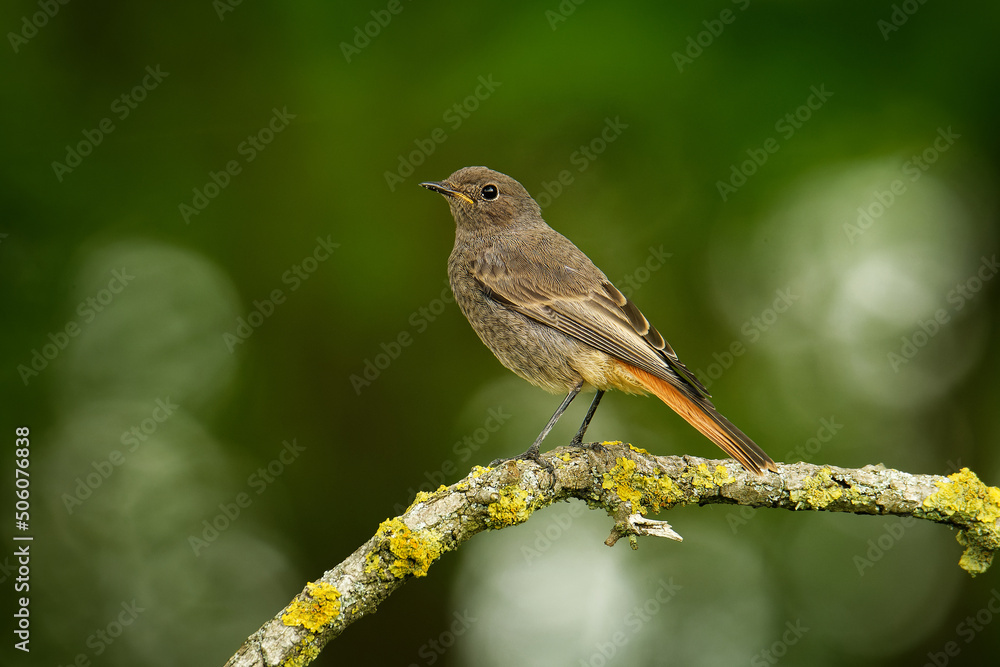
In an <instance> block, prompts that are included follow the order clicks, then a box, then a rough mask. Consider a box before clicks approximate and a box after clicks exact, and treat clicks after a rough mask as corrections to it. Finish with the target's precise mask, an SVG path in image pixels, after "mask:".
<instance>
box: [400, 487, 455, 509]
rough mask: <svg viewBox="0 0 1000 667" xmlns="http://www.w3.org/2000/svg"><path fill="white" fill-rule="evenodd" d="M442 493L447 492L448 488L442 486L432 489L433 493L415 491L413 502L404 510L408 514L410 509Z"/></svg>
mask: <svg viewBox="0 0 1000 667" xmlns="http://www.w3.org/2000/svg"><path fill="white" fill-rule="evenodd" d="M442 491H444V492H447V491H448V487H447V486H445V485H444V484H442V485H441V486H439V487H438V488H436V489H434V490H433V491H417V495H416V496H414V498H413V502H412V503H410V506H409V507H408V508H406V511H407V512H409V511H410V510H411V509H413V508H414V507H416V506H417V505H419V504H420V503H426V502H427V501H428V500H431V499H433V498H435V497H437V496H438V495H440V494H441V492H442Z"/></svg>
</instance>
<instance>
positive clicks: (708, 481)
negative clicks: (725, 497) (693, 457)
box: [681, 463, 736, 489]
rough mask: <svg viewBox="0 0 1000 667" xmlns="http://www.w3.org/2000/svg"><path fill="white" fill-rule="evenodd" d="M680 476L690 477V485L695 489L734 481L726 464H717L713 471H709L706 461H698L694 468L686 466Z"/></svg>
mask: <svg viewBox="0 0 1000 667" xmlns="http://www.w3.org/2000/svg"><path fill="white" fill-rule="evenodd" d="M681 477H683V478H686V479H690V480H691V486H693V487H694V488H696V489H714V488H716V487H720V486H723V485H724V484H732V483H733V482H735V481H736V478H735V477H733V476H732V475H730V474H729V470H728V469H727V468H726V466H724V465H717V466H715V470H714V471H709V469H708V464H707V463H699V464H698V465H697V466H695V467H694V468H688V469H687V470H685V471H684V473H683V474H682V475H681Z"/></svg>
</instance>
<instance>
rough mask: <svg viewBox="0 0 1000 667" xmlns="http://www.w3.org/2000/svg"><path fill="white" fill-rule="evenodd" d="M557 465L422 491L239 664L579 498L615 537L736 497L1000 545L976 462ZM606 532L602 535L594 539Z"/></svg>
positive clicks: (277, 657) (614, 459)
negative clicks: (480, 538) (887, 519)
mask: <svg viewBox="0 0 1000 667" xmlns="http://www.w3.org/2000/svg"><path fill="white" fill-rule="evenodd" d="M544 458H545V459H546V460H547V461H548V462H549V463H551V464H552V465H553V466H554V468H555V471H554V473H550V472H548V471H547V470H545V469H544V468H542V467H541V466H539V465H538V464H536V463H534V462H531V461H519V460H515V461H507V462H505V463H503V464H501V465H498V466H497V467H496V468H482V467H479V466H476V467H475V468H473V470H472V472H471V473H470V474H469V475H468V476H467V477H465V478H464V479H462V480H460V481H458V482H456V483H455V484H452V485H451V486H441V487H439V488H438V489H437V490H436V491H433V492H431V493H419V494H417V497H416V499H415V500H414V501H413V504H412V505H410V507H409V508H408V509H407V510H406V511H405V512H404V513H403V514H402V515H400V516H398V517H395V518H391V519H387V520H385V521H383V522H382V524H381V525H380V526H379V527H378V529H377V530H376V532H375V534H374V535H373V536H372V537H371V538H370V539H369V540H368V541H367V542H366V543H365V544H363V545H362V546H361V547H360V548H358V549H357V550H356V551H355V552H354V553H353V554H351V555H350V556H349V557H348V558H347V559H346V560H344V561H343V562H342V563H340V564H339V565H337V566H335V567H334V568H333V569H331V570H329V571H328V572H326V573H325V574H324V575H323V576H322V577H321V578H320V579H319V580H318V581H316V582H310V583H308V584H307V585H306V588H305V589H304V590H303V591H302V592H301V593H299V595H297V596H296V597H295V599H294V600H292V602H291V603H289V605H288V606H287V607H286V608H285V609H283V610H281V611H280V612H278V613H277V614H276V615H275V616H274V617H273V618H271V619H270V620H269V621H267V622H266V623H265V624H264V625H263V626H262V627H261V628H260V629H259V630H257V631H256V632H255V633H254V634H252V635H251V636H250V637H249V638H248V639H247V641H246V642H245V643H244V644H243V646H242V647H241V648H240V650H239V651H238V652H237V653H236V654H235V655H234V656H233V657H232V658H230V660H229V662H228V663H227V665H229V666H231V667H248V666H250V665H254V666H261V667H272V666H275V665H306V664H308V663H309V662H311V661H312V660H313V659H315V657H316V656H317V655H319V652H320V651H321V650H322V648H323V647H324V646H325V645H326V644H327V643H328V642H329V641H330V640H331V639H333V638H335V637H337V636H338V635H339V634H340V633H342V632H343V631H344V629H345V628H347V626H348V625H350V624H351V623H353V622H354V621H356V620H358V619H359V618H362V617H364V616H366V615H369V614H372V613H374V612H375V610H376V608H377V607H378V605H379V604H380V603H381V602H382V601H384V600H385V599H386V598H388V597H389V596H390V595H391V594H392V593H393V592H394V591H395V590H396V589H397V588H399V587H400V586H401V585H403V583H405V582H406V581H409V580H410V579H411V578H414V577H422V576H426V575H427V573H428V571H429V570H430V568H431V566H432V565H433V564H434V563H435V562H436V561H437V560H438V559H439V558H441V557H442V556H443V555H444V554H445V553H447V552H449V551H454V550H455V549H457V548H458V547H459V546H460V545H461V544H462V543H463V542H465V541H466V540H468V539H470V538H471V537H472V536H474V535H476V534H477V533H480V532H483V531H485V530H501V529H503V528H506V527H508V526H513V525H517V524H520V523H524V522H525V521H528V520H529V519H530V517H531V515H532V514H533V513H534V512H535V511H536V510H539V509H541V508H543V507H546V506H548V505H551V504H552V503H554V502H557V501H560V500H568V499H570V498H578V499H580V500H583V501H585V502H586V503H587V505H588V506H589V507H591V508H593V509H602V510H604V511H605V512H607V514H608V515H609V516H610V517H611V524H612V525H611V529H610V531H611V534H610V536H609V537H608V538H607V540H606V541H605V543H606V544H608V545H609V546H611V545H614V544H615V543H616V542H617V541H618V540H619V539H621V538H622V537H627V538H628V541H629V543H630V545H631V546H632V547H633V548H635V547H636V546H637V544H638V541H637V538H638V537H640V536H653V537H666V538H669V539H675V540H680V535H678V534H677V533H676V532H674V531H673V529H672V528H671V527H670V525H669V524H667V523H666V522H665V521H657V520H653V519H648V518H646V517H645V516H644V515H645V514H647V513H650V512H653V513H655V512H660V511H663V510H669V509H671V508H673V507H676V506H678V505H688V504H697V505H707V504H733V505H743V506H746V507H754V508H758V507H760V508H762V507H769V508H783V509H787V510H792V511H828V512H850V513H853V514H878V515H889V514H892V515H898V516H912V517H916V518H919V519H927V520H929V521H934V522H936V523H942V524H948V525H951V526H953V527H955V528H958V530H959V532H958V536H957V539H958V542H959V543H960V544H961V545H962V546H963V547H964V548H965V551H964V552H963V554H962V557H961V559H960V560H959V565H960V566H961V567H962V568H963V569H965V570H966V571H967V572H969V573H970V574H972V575H973V576H975V575H977V574H981V573H983V572H985V571H986V570H987V569H988V568H989V566H990V564H991V563H992V561H993V556H994V554H995V553H996V552H997V550H998V549H1000V489H997V488H996V487H991V486H987V485H985V484H983V482H981V481H980V480H979V478H978V477H976V475H975V474H974V473H972V472H971V471H970V470H969V469H967V468H963V469H962V470H961V471H959V472H957V473H955V474H953V475H950V476H948V477H941V476H938V475H912V474H909V473H905V472H901V471H899V470H892V469H889V468H885V467H884V466H881V465H877V466H865V467H864V468H859V469H847V468H838V467H835V466H818V465H812V464H809V463H794V464H781V465H779V466H778V473H766V474H764V475H763V476H758V475H756V474H752V473H749V472H747V471H745V470H743V469H742V468H741V467H740V466H739V464H738V463H736V462H735V461H732V460H725V461H711V460H707V459H701V458H697V457H691V456H683V457H678V456H654V455H652V454H650V453H649V452H647V451H645V450H643V449H639V448H637V447H633V446H632V445H626V444H622V443H620V442H606V443H603V444H601V445H599V446H589V447H560V448H558V449H555V450H553V451H551V452H547V453H546V454H544ZM597 539H599V538H597Z"/></svg>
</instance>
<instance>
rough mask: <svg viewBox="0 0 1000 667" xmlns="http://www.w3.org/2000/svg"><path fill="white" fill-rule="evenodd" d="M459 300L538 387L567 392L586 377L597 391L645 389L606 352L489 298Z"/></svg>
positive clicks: (506, 360)
mask: <svg viewBox="0 0 1000 667" xmlns="http://www.w3.org/2000/svg"><path fill="white" fill-rule="evenodd" d="M458 303H459V307H460V308H461V309H462V312H463V314H464V315H465V317H466V318H467V319H468V320H469V323H470V324H471V325H472V328H473V329H474V330H475V332H476V334H477V335H478V336H479V338H480V340H482V341H483V343H485V345H486V347H488V348H489V349H490V350H491V351H492V352H493V354H494V355H495V356H496V358H497V359H499V360H500V363H501V364H503V365H504V366H506V367H507V368H508V369H510V370H511V371H513V372H514V373H516V374H517V375H518V376H520V377H521V378H523V379H525V380H527V381H528V382H530V383H531V384H533V385H535V386H536V387H540V388H542V389H544V390H546V391H549V392H551V393H553V394H565V393H568V392H569V391H570V390H571V389H573V388H574V387H576V386H577V385H578V384H580V381H581V380H583V382H584V383H585V384H586V385H590V386H591V387H594V388H597V389H611V388H614V389H619V390H622V391H626V392H629V393H644V392H643V391H642V388H641V385H639V384H638V382H637V381H636V380H635V379H634V378H633V377H632V376H631V375H630V374H629V373H628V372H627V370H625V369H623V368H622V366H621V364H620V362H618V361H617V360H616V359H614V358H612V357H610V356H609V355H607V354H605V353H604V352H601V351H600V350H596V349H594V348H593V347H591V346H589V345H587V344H585V343H582V342H580V341H578V340H576V339H575V338H571V337H569V336H567V335H566V334H563V333H562V332H559V331H556V330H555V329H552V328H551V327H548V326H546V325H544V324H541V323H539V322H535V321H534V320H532V319H530V318H528V317H527V316H525V315H522V314H521V313H518V312H515V311H512V310H510V309H508V308H507V307H506V306H504V305H503V304H500V303H497V302H496V301H493V300H491V299H488V298H486V297H485V296H483V297H482V298H481V299H473V300H468V301H464V300H461V299H459V301H458Z"/></svg>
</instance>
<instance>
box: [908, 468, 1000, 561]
mask: <svg viewBox="0 0 1000 667" xmlns="http://www.w3.org/2000/svg"><path fill="white" fill-rule="evenodd" d="M948 480H949V481H947V482H936V486H937V487H938V490H937V491H936V492H934V493H932V494H931V495H929V496H927V497H926V498H924V502H923V509H924V514H925V515H927V516H928V517H929V518H935V517H942V518H949V519H953V520H954V519H956V518H957V519H958V523H960V524H962V525H965V526H967V527H966V528H964V529H963V530H962V531H960V532H959V534H958V535H957V539H958V542H959V544H961V545H962V546H963V547H965V548H966V549H965V552H964V553H963V554H962V558H961V560H959V563H958V564H959V566H961V567H962V569H964V570H965V571H966V572H968V573H970V574H971V575H973V576H975V575H977V574H982V573H983V572H985V571H986V570H987V569H989V567H990V564H991V563H992V562H993V555H994V553H995V552H996V551H997V550H998V549H1000V529H998V527H997V522H998V520H1000V489H998V488H997V487H995V486H986V485H985V484H983V483H982V481H980V479H979V478H978V477H976V475H975V473H973V472H972V471H971V470H969V469H968V468H962V469H961V470H959V471H958V472H956V473H955V474H953V475H949V476H948Z"/></svg>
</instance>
